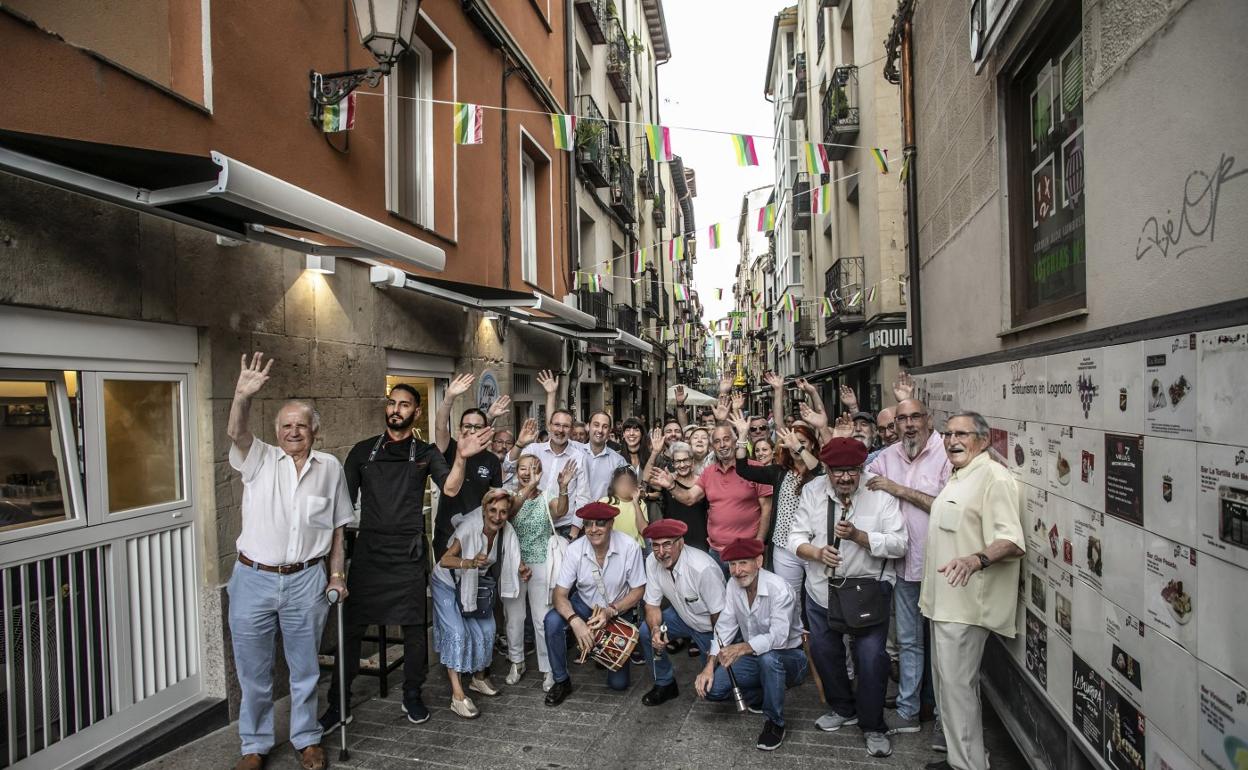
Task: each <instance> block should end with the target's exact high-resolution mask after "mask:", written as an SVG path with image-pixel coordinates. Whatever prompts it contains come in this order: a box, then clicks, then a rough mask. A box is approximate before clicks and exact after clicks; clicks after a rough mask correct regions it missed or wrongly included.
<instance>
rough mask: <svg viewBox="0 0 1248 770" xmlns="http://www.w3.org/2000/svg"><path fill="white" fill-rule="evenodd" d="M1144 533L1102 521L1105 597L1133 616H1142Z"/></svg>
mask: <svg viewBox="0 0 1248 770" xmlns="http://www.w3.org/2000/svg"><path fill="white" fill-rule="evenodd" d="M1144 534H1145V533H1144V530H1142V529H1140V528H1139V527H1136V526H1133V525H1131V524H1128V523H1126V522H1125V521H1121V520H1119V519H1111V518H1106V519H1105V577H1104V582H1103V585H1102V588H1101V590H1102V591H1103V592H1104V594H1105V597H1106V598H1107V599H1109V600H1110V601H1112V602H1115V603H1116V604H1118V606H1120V607H1122V608H1124V609H1126V610H1127V612H1130V613H1131V614H1132V615H1135V616H1136V617H1143V616H1144V558H1143V554H1144Z"/></svg>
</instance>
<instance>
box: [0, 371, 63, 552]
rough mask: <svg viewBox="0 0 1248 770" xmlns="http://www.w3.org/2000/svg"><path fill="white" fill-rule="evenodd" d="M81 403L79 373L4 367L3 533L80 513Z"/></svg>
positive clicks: (0, 410)
mask: <svg viewBox="0 0 1248 770" xmlns="http://www.w3.org/2000/svg"><path fill="white" fill-rule="evenodd" d="M78 406H79V403H78V388H77V376H76V375H75V373H73V372H67V373H66V374H65V375H60V374H59V373H56V374H51V375H48V376H46V378H45V377H44V376H42V375H39V374H30V375H28V374H25V373H23V374H19V373H16V372H0V532H10V531H13V530H19V529H26V528H32V527H39V526H45V525H49V524H54V523H57V522H65V521H69V520H71V519H74V518H77V517H78V515H80V514H76V513H75V510H74V505H73V500H74V495H73V494H72V492H71V490H72V488H73V478H72V477H73V476H78V475H79V474H80V473H81V463H80V460H79V457H80V456H81V455H80V441H79V436H80V435H81V432H80V430H79V429H78V428H79V425H80V424H81V420H80V419H79V415H80V414H81V412H80V411H79V410H78ZM66 431H68V433H69V436H68V438H69V440H68V441H67V440H66ZM79 478H81V477H80V476H79Z"/></svg>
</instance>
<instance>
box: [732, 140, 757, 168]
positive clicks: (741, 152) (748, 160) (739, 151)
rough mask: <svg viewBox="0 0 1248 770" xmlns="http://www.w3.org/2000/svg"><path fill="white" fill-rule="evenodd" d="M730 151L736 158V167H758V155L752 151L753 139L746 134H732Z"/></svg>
mask: <svg viewBox="0 0 1248 770" xmlns="http://www.w3.org/2000/svg"><path fill="white" fill-rule="evenodd" d="M732 149H733V152H734V153H735V154H736V156H737V165H738V166H757V165H758V153H756V152H755V151H754V137H752V136H750V135H748V134H734V135H733V137H732Z"/></svg>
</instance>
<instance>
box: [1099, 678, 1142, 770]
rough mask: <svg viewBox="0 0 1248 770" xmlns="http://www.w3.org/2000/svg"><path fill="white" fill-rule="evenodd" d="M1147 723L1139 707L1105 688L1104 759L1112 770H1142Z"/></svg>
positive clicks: (1119, 693) (1113, 690) (1114, 690)
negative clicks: (1113, 769) (1114, 769)
mask: <svg viewBox="0 0 1248 770" xmlns="http://www.w3.org/2000/svg"><path fill="white" fill-rule="evenodd" d="M1147 727H1148V725H1147V723H1146V721H1145V718H1144V714H1143V712H1141V711H1140V709H1139V706H1138V705H1137V704H1136V703H1134V702H1133V701H1132V699H1131V698H1130V697H1129V696H1124V694H1123V693H1122V692H1120V691H1119V690H1118V689H1117V688H1116V687H1114V686H1113V685H1111V684H1107V685H1106V687H1105V759H1106V760H1107V761H1108V762H1109V764H1110V766H1111V767H1113V768H1116V770H1144V756H1145V754H1146V753H1147V751H1148V746H1147V740H1146V737H1147V735H1146V730H1147Z"/></svg>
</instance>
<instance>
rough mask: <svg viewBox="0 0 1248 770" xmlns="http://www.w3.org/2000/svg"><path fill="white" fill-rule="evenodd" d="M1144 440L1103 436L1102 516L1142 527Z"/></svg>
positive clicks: (1115, 434) (1132, 437)
mask: <svg viewBox="0 0 1248 770" xmlns="http://www.w3.org/2000/svg"><path fill="white" fill-rule="evenodd" d="M1143 477H1144V438H1143V437H1142V436H1123V435H1119V434H1117V433H1106V434H1105V513H1108V514H1109V515H1110V516H1117V517H1118V518H1120V519H1124V520H1126V521H1129V522H1131V523H1132V524H1135V525H1136V526H1142V525H1143V524H1144V504H1143V497H1144V489H1143Z"/></svg>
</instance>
